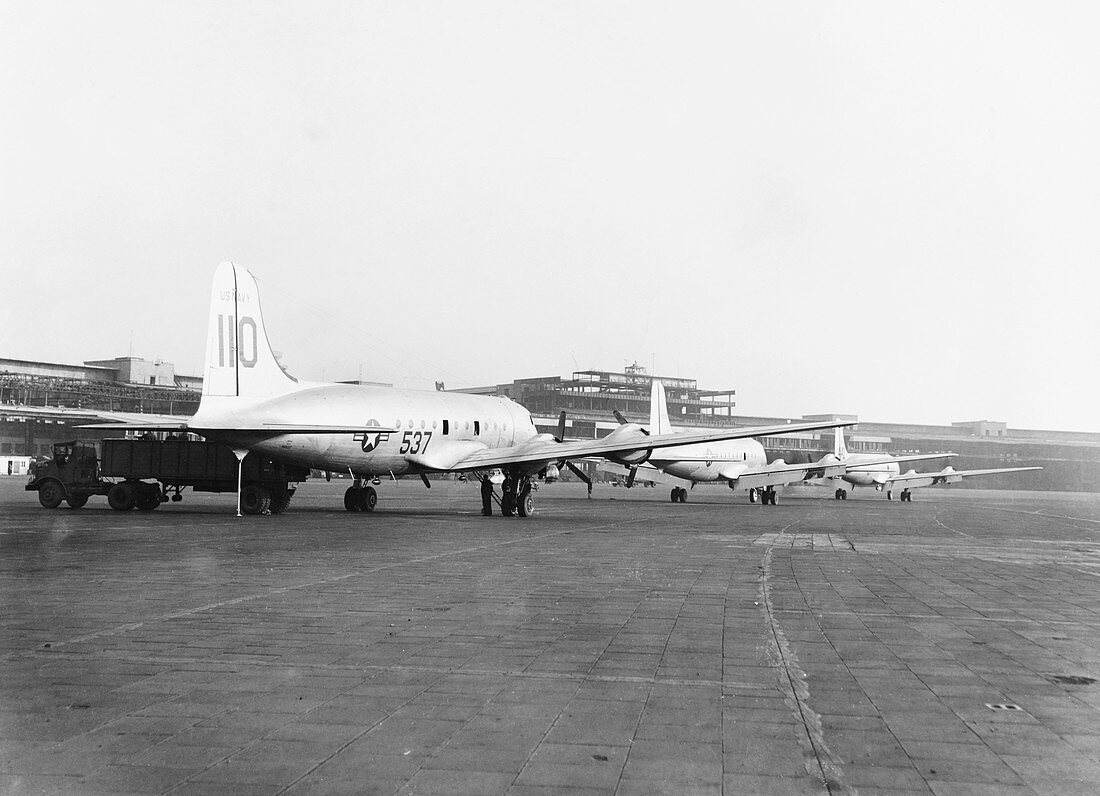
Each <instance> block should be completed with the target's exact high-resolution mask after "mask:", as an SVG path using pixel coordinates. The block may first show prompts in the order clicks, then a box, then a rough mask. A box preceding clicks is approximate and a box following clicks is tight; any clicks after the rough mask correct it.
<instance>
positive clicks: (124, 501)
mask: <svg viewBox="0 0 1100 796" xmlns="http://www.w3.org/2000/svg"><path fill="white" fill-rule="evenodd" d="M136 497H137V496H136V495H135V494H134V487H133V486H132V485H130V484H127V483H121V484H115V485H114V486H113V487H111V491H110V492H108V493H107V505H108V506H110V507H111V508H113V509H114V510H115V511H129V510H130V509H132V508H133V507H134V501H135V499H136Z"/></svg>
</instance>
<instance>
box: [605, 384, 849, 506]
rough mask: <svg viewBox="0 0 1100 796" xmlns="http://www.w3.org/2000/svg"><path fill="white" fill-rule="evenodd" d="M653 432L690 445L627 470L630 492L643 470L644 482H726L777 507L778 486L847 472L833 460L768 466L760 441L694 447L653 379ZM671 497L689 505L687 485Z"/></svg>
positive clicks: (798, 426) (791, 427) (783, 429)
mask: <svg viewBox="0 0 1100 796" xmlns="http://www.w3.org/2000/svg"><path fill="white" fill-rule="evenodd" d="M615 417H616V419H617V420H618V421H619V423H620V424H621V425H622V426H623V427H625V426H626V425H628V424H627V421H626V418H624V417H623V416H622V414H621V413H619V412H618V411H616V412H615ZM805 425H806V424H804V423H788V424H785V425H780V426H772V428H773V429H776V430H774V431H772V432H771V433H770V434H754V435H753V436H776V435H779V434H784V433H794V432H796V431H802V430H804V427H805ZM841 425H843V426H850V425H854V421H851V422H845V423H843V424H840V423H838V424H837V426H834V427H840V426H841ZM743 430H746V431H747V430H749V429H743ZM648 432H649V433H650V434H657V435H661V436H667V435H669V434H672V435H676V434H683V435H684V436H683V437H681V439H684V440H685V444H682V445H677V446H675V447H668V448H662V449H661V450H655V451H654V452H653V453H652V454H650V456H649V459H648V460H647V461H646V462H645V463H644V464H643V463H641V462H639V463H635V464H630V463H628V464H627V465H626V467H627V469H628V473H627V478H626V486H627V487H630V486H633V485H634V481H635V479H636V478H637V477H638V469H639V467H644V468H645V470H644V473H643V476H642V477H643V478H645V479H649V480H653V479H655V478H657V477H658V476H657V475H656V473H657V472H660V473H665V474H667V475H669V476H672V477H674V478H678V479H682V480H684V481H688V482H690V483H691V485H692V486H693V487H694V486H695V485H696V484H699V483H706V482H715V481H725V482H726V483H727V484H729V488H730V489H747V490H748V493H749V500H750V502H752V503H755V502H756V501H757V500H760V501H761V502H763V503H764V504H770V505H773V506H774V505H776V503H777V502H778V500H779V498H778V495H777V493H776V491H775V490H776V487H779V486H784V485H786V484H794V483H798V482H799V481H805V480H806V479H809V478H826V477H830V476H837V475H841V474H843V473H844V472H845V469H846V468H845V465H844V464H843V463H840V462H836V461H833V460H832V459H831V458H830V457H828V456H826V457H824V458H823V459H821V460H820V461H817V462H807V463H805V464H787V463H786V462H785V461H783V460H782V459H777V460H776V461H774V462H772V463H770V464H769V463H768V458H767V454H766V453H765V452H764V447H763V446H762V445H761V444H760V443H759V442H757V441H756V440H755V439H731V440H726V441H716V442H706V443H691V442H689V441H688V439H687V437H688V432H687V431H680V432H677V431H675V430H674V429H673V428H672V425H671V423H670V422H669V418H668V401H667V398H666V397H665V389H664V385H663V384H662V383H661V382H660V381H659V380H657V379H654V380H653V385H652V391H651V393H650V401H649V428H648ZM670 498H671V500H672V502H673V503H686V502H687V489H686V488H684V487H682V486H675V487H673V488H672V492H671V493H670Z"/></svg>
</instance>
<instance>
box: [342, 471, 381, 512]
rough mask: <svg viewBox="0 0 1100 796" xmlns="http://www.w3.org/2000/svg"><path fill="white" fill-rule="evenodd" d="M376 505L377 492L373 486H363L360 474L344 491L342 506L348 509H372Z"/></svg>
mask: <svg viewBox="0 0 1100 796" xmlns="http://www.w3.org/2000/svg"><path fill="white" fill-rule="evenodd" d="M377 505H378V492H376V491H375V489H374V487H373V486H363V478H362V476H356V477H355V483H354V484H352V485H351V486H349V487H348V488H347V491H346V492H344V508H345V509H347V510H348V511H374V507H375V506H377Z"/></svg>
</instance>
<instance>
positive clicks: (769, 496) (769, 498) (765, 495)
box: [760, 486, 779, 506]
mask: <svg viewBox="0 0 1100 796" xmlns="http://www.w3.org/2000/svg"><path fill="white" fill-rule="evenodd" d="M760 502H761V503H762V504H763V505H765V506H768V505H771V506H774V505H776V504H777V503H778V502H779V493H777V492H776V491H775V487H771V486H769V487H768V488H767V489H764V490H761V492H760Z"/></svg>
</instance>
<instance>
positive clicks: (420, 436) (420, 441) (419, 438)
mask: <svg viewBox="0 0 1100 796" xmlns="http://www.w3.org/2000/svg"><path fill="white" fill-rule="evenodd" d="M431 441H432V432H430V431H406V432H405V433H404V434H402V435H401V448H400V449H399V450H398V453H414V454H415V453H420V452H421V451H427V450H428V443H429V442H431Z"/></svg>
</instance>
